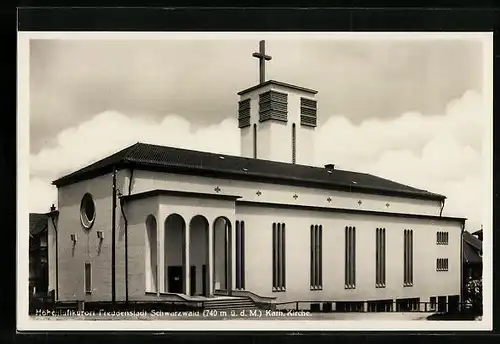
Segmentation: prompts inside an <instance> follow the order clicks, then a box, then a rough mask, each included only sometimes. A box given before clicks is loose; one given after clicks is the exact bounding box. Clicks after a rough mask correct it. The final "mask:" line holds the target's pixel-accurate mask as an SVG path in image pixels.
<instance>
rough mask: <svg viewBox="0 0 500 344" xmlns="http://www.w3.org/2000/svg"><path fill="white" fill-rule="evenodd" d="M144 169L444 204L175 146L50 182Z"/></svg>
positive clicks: (134, 149)
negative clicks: (113, 171) (124, 170)
mask: <svg viewBox="0 0 500 344" xmlns="http://www.w3.org/2000/svg"><path fill="white" fill-rule="evenodd" d="M113 166H114V167H115V168H116V169H117V170H119V169H123V168H135V169H140V170H149V171H161V172H170V173H180V174H190V175H203V176H207V177H215V178H228V179H237V180H249V181H257V182H268V183H276V184H285V185H296V186H305V187H315V188H324V189H335V190H340V191H348V192H361V193H371V194H383V195H388V196H400V197H411V198H420V199H431V200H444V199H445V198H446V197H445V196H443V195H439V194H435V193H431V192H428V191H425V190H420V189H416V188H413V187H410V186H406V185H403V184H399V183H396V182H393V181H391V180H387V179H383V178H379V177H376V176H373V175H371V174H366V173H358V172H350V171H344V170H337V169H334V170H331V171H330V172H331V173H330V172H329V171H328V170H327V169H325V168H321V167H312V166H305V165H298V164H289V163H283V162H275V161H269V160H261V159H252V158H245V157H239V156H231V155H224V154H217V153H208V152H200V151H194V150H187V149H181V148H174V147H166V146H158V145H152V144H145V143H136V144H134V145H132V146H130V147H127V148H125V149H123V150H121V151H119V152H117V153H115V154H112V155H110V156H108V157H106V158H104V159H102V160H99V161H97V162H95V163H93V164H91V165H88V166H87V167H84V168H82V169H80V170H78V171H76V172H73V173H71V174H68V175H66V176H64V177H62V178H59V179H57V180H55V181H53V182H52V184H54V185H56V186H63V185H68V184H72V183H75V182H78V181H81V180H86V179H90V178H94V177H97V176H100V175H104V174H106V173H110V172H112V170H113Z"/></svg>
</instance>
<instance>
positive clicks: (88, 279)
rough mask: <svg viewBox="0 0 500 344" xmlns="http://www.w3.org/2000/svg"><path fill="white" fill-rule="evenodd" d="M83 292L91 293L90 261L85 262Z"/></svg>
mask: <svg viewBox="0 0 500 344" xmlns="http://www.w3.org/2000/svg"><path fill="white" fill-rule="evenodd" d="M85 293H87V294H91V293H92V267H91V265H90V262H85Z"/></svg>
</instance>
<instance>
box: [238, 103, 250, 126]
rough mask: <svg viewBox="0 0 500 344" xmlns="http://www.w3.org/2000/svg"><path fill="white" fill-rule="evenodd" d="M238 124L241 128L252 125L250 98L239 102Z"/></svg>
mask: <svg viewBox="0 0 500 344" xmlns="http://www.w3.org/2000/svg"><path fill="white" fill-rule="evenodd" d="M238 126H239V127H240V128H245V127H248V126H250V99H245V100H242V101H240V102H239V103H238Z"/></svg>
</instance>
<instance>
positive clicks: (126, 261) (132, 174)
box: [120, 169, 134, 304]
mask: <svg viewBox="0 0 500 344" xmlns="http://www.w3.org/2000/svg"><path fill="white" fill-rule="evenodd" d="M133 178H134V169H130V179H129V184H128V195H129V196H130V194H131V192H132V179H133ZM124 203H125V199H124V198H123V195H121V196H120V210H121V213H122V216H123V221H124V225H125V303H126V304H128V220H127V216H126V215H125V210H124V209H123V206H124Z"/></svg>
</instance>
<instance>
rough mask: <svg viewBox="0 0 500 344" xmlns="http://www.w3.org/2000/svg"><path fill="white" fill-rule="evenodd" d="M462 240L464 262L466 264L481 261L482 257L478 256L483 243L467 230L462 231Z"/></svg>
mask: <svg viewBox="0 0 500 344" xmlns="http://www.w3.org/2000/svg"><path fill="white" fill-rule="evenodd" d="M463 240H464V245H463V253H464V254H463V260H464V263H468V264H476V263H481V262H482V261H483V258H482V257H481V256H480V253H481V252H482V251H483V243H482V242H481V240H479V239H478V238H476V237H475V236H474V235H472V234H470V233H469V232H464V234H463Z"/></svg>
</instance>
